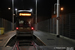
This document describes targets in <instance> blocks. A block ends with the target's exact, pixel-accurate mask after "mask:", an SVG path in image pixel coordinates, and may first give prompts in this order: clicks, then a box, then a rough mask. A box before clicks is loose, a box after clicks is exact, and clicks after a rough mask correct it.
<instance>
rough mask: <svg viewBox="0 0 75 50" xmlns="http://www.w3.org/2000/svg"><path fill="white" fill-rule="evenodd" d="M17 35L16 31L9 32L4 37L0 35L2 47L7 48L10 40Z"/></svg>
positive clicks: (0, 45)
mask: <svg viewBox="0 0 75 50" xmlns="http://www.w3.org/2000/svg"><path fill="white" fill-rule="evenodd" d="M15 34H16V32H15V31H9V32H7V33H5V34H3V35H0V47H5V46H6V44H7V43H8V42H9V40H10V39H11V38H12V37H13V36H14V35H15Z"/></svg>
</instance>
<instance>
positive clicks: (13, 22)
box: [12, 0, 14, 30]
mask: <svg viewBox="0 0 75 50" xmlns="http://www.w3.org/2000/svg"><path fill="white" fill-rule="evenodd" d="M13 14H14V0H12V30H14V15H13Z"/></svg>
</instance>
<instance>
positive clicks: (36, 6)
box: [35, 0, 37, 31]
mask: <svg viewBox="0 0 75 50" xmlns="http://www.w3.org/2000/svg"><path fill="white" fill-rule="evenodd" d="M35 28H36V29H35V30H36V31H37V0H36V19H35Z"/></svg>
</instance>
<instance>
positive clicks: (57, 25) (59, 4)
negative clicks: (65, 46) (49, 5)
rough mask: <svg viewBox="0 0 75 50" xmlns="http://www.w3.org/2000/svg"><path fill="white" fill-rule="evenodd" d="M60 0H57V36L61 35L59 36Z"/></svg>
mask: <svg viewBox="0 0 75 50" xmlns="http://www.w3.org/2000/svg"><path fill="white" fill-rule="evenodd" d="M59 5H60V4H59V0H57V19H56V34H57V37H60V36H59V16H60V15H59V10H60V9H59Z"/></svg>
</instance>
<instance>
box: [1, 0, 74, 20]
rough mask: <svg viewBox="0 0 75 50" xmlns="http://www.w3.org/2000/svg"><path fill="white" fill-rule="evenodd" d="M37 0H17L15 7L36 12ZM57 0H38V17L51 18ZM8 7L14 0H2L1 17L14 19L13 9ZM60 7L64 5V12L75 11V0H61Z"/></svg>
mask: <svg viewBox="0 0 75 50" xmlns="http://www.w3.org/2000/svg"><path fill="white" fill-rule="evenodd" d="M35 1H36V0H15V1H14V3H15V4H14V9H15V8H18V9H31V8H32V9H33V12H34V14H35V10H36V7H35V6H36V3H35ZM56 2H57V0H38V3H37V12H38V18H40V19H41V20H42V19H45V20H46V19H49V18H51V15H52V14H53V10H54V3H56ZM8 7H11V8H12V0H1V1H0V17H1V18H5V19H7V20H9V21H11V19H12V10H8ZM60 7H64V10H63V13H65V14H68V13H75V2H74V0H60Z"/></svg>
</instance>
